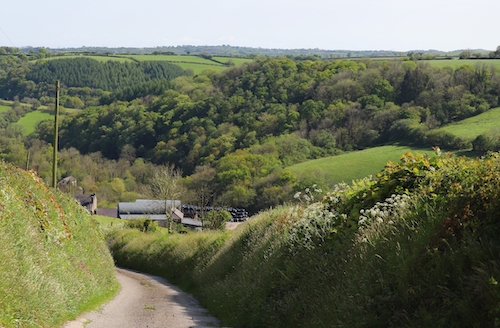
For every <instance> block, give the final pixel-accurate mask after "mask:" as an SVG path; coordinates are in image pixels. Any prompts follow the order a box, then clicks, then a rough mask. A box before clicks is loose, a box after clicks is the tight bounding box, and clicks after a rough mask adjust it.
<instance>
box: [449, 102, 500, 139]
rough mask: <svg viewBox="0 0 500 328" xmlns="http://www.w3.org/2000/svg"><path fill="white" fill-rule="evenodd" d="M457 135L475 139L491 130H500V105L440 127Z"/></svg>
mask: <svg viewBox="0 0 500 328" xmlns="http://www.w3.org/2000/svg"><path fill="white" fill-rule="evenodd" d="M440 130H444V131H446V132H449V133H452V134H454V135H456V136H459V137H462V138H467V139H474V138H475V137H477V136H478V135H481V134H483V133H486V132H490V131H497V132H500V107H497V108H493V109H490V110H489V111H487V112H484V113H482V114H479V115H476V116H473V117H469V118H466V119H465V120H462V121H459V122H456V123H453V124H450V125H447V126H445V127H442V128H440Z"/></svg>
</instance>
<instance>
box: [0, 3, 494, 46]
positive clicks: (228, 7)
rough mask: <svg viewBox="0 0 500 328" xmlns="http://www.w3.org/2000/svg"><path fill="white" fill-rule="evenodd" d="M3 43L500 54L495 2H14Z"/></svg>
mask: <svg viewBox="0 0 500 328" xmlns="http://www.w3.org/2000/svg"><path fill="white" fill-rule="evenodd" d="M5 2H6V3H3V4H2V6H1V8H2V19H1V20H0V28H1V30H0V46H16V47H24V46H33V47H38V46H44V47H50V48H65V47H80V46H84V45H85V46H106V47H156V46H177V45H222V44H229V45H232V46H248V47H262V48H281V49H293V48H319V49H327V50H339V49H347V50H395V51H408V50H428V49H437V50H443V51H451V50H457V49H467V48H470V49H476V48H483V49H487V50H495V49H496V47H497V46H498V45H500V37H499V34H498V30H499V28H498V26H499V23H498V14H499V13H500V1H498V0H475V1H471V0H453V1H452V0H432V1H431V0H420V1H415V0H412V1H407V0H342V1H341V0H329V1H328V0H307V1H306V0H301V1H299V0H251V1H250V0H211V1H206V0H205V1H200V0H176V1H173V0H168V1H160V0H120V1H119V0H85V1H82V0H78V1H75V0H64V1H63V0H43V1H41V0H11V1H5Z"/></svg>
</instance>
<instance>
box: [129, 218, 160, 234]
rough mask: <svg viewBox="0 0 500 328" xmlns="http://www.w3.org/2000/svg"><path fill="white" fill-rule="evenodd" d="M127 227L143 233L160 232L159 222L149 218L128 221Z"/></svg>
mask: <svg viewBox="0 0 500 328" xmlns="http://www.w3.org/2000/svg"><path fill="white" fill-rule="evenodd" d="M126 225H127V227H129V228H132V229H137V230H139V231H141V232H155V231H156V230H158V222H156V221H153V220H151V219H147V218H144V219H133V220H127V223H126Z"/></svg>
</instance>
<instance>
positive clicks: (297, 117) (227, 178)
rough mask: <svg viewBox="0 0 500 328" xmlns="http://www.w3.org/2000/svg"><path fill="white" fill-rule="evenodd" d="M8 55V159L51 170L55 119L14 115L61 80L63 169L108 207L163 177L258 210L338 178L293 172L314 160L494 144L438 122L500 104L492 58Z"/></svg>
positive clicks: (0, 119) (2, 68)
mask: <svg viewBox="0 0 500 328" xmlns="http://www.w3.org/2000/svg"><path fill="white" fill-rule="evenodd" d="M0 53H1V54H2V55H1V56H0V99H4V100H10V101H14V102H13V103H12V105H10V107H11V108H10V109H9V110H8V111H6V112H5V113H3V115H1V116H0V127H1V129H0V145H1V146H0V158H2V159H4V160H5V161H8V162H11V163H14V164H15V165H17V166H20V167H22V168H28V169H34V170H36V171H37V172H38V174H40V176H41V177H42V178H43V179H44V180H46V181H49V180H50V177H51V171H50V168H51V166H50V165H51V164H50V160H51V156H52V147H51V144H52V142H53V121H51V120H47V121H42V122H40V123H39V124H38V125H37V128H36V130H35V132H34V133H32V134H30V135H27V136H26V135H24V133H23V130H22V129H21V128H20V127H19V126H17V125H15V124H14V123H15V122H16V121H17V119H18V118H19V117H21V116H23V115H24V114H25V113H26V112H27V111H32V110H46V111H49V112H50V111H51V110H53V109H52V108H53V103H54V90H53V88H54V87H53V85H54V81H55V80H56V79H59V80H61V84H62V86H63V87H62V90H61V104H62V105H63V106H64V107H65V108H66V112H64V113H63V114H64V116H63V117H62V118H61V122H60V125H59V130H60V132H59V137H60V139H59V146H60V155H59V168H60V169H59V176H58V178H59V179H61V178H64V177H66V176H69V175H72V176H74V177H76V178H77V179H78V181H79V186H80V187H81V188H82V189H83V190H84V191H85V192H97V193H98V194H99V196H100V198H99V200H100V206H101V207H112V206H115V205H116V203H117V202H118V201H133V200H135V199H137V198H140V197H145V196H149V197H154V195H155V191H154V190H153V189H154V188H152V186H153V185H154V183H153V182H154V181H158V179H163V180H162V181H164V182H165V183H171V184H174V185H175V186H176V188H175V190H176V192H178V193H180V194H179V195H181V196H180V197H182V199H183V202H186V203H188V202H189V203H194V204H197V205H208V204H211V205H212V204H213V205H223V206H233V207H244V208H247V209H248V210H249V212H251V213H256V212H258V211H259V210H262V209H265V208H269V207H272V206H276V205H278V204H282V203H285V202H289V201H292V200H293V195H294V194H295V193H296V192H298V191H301V190H304V188H306V187H308V186H310V185H312V184H313V183H314V184H317V186H318V188H321V189H324V190H328V188H331V187H332V186H328V185H322V181H321V179H318V177H313V176H296V175H295V174H294V173H292V172H290V171H288V170H287V166H290V165H292V164H295V163H299V162H303V161H306V160H310V159H315V158H320V157H326V156H332V155H337V154H341V153H344V152H348V151H353V150H359V149H364V148H368V147H374V146H378V145H383V144H389V143H402V144H412V145H419V146H428V147H432V146H436V145H439V146H440V147H441V148H442V149H445V150H458V149H473V150H476V151H478V152H483V153H484V152H486V151H488V150H498V149H499V148H500V143H499V142H498V140H497V139H492V138H491V137H490V136H479V137H478V138H476V139H475V140H472V141H470V140H467V139H464V138H460V137H457V136H455V135H452V134H449V133H446V132H443V131H437V130H436V129H437V128H439V127H441V126H443V125H446V124H449V123H452V122H455V121H457V120H461V119H464V118H467V117H472V116H474V115H477V114H480V113H483V112H486V111H488V110H489V109H490V108H493V107H497V106H498V105H499V96H500V70H499V69H498V68H496V67H495V66H493V65H486V64H481V65H470V64H464V65H461V66H459V67H457V68H451V67H444V68H440V67H434V66H431V65H429V64H427V63H426V62H425V61H418V60H412V58H410V57H403V58H398V59H370V58H358V59H356V60H352V59H348V58H345V59H330V58H329V59H322V58H319V57H313V58H309V57H308V58H307V59H306V58H290V57H267V56H255V58H254V61H253V62H251V63H247V64H243V65H241V66H238V67H231V68H228V69H226V70H224V71H223V72H220V73H218V72H215V71H212V70H206V71H204V72H203V73H201V74H197V75H193V74H192V72H189V71H184V70H182V69H180V68H179V67H178V66H175V65H173V64H169V63H165V62H144V63H120V62H114V61H107V62H99V61H97V60H93V59H89V58H68V59H66V58H58V59H54V58H55V57H56V56H55V55H54V54H51V53H49V52H47V51H46V50H44V49H41V50H39V51H38V52H33V53H31V54H28V55H26V54H21V55H19V54H18V49H15V48H3V49H2V51H1V52H0ZM496 54H498V55H499V57H500V49H497V51H496V52H494V53H493V57H494V56H495V55H496ZM45 58H46V59H45ZM9 104H10V103H9ZM25 104H29V106H25ZM42 107H44V108H45V107H46V109H41V108H42ZM155 179H156V180H155ZM318 180H319V181H318ZM156 194H157V193H156ZM184 199H185V200H186V201H184Z"/></svg>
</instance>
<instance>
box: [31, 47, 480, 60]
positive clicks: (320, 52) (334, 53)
mask: <svg viewBox="0 0 500 328" xmlns="http://www.w3.org/2000/svg"><path fill="white" fill-rule="evenodd" d="M37 49H39V48H34V47H24V48H22V52H26V53H28V52H30V51H37ZM47 50H48V51H50V52H82V53H108V54H172V55H188V54H190V55H200V54H211V55H218V56H231V57H238V56H241V57H249V56H270V57H276V56H305V57H307V56H318V57H321V58H345V57H348V58H349V57H353V58H359V57H401V56H406V55H407V54H408V53H422V54H432V55H436V56H456V55H458V54H459V53H460V52H461V51H463V50H455V51H440V50H435V49H431V50H409V51H394V50H348V49H341V50H326V49H318V48H315V49H278V48H252V47H238V46H230V45H218V46H208V45H207V46H192V45H182V46H158V47H144V48H141V47H118V48H108V47H86V46H82V47H79V48H47ZM473 51H474V52H481V53H484V54H487V53H489V50H484V49H474V50H473Z"/></svg>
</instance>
